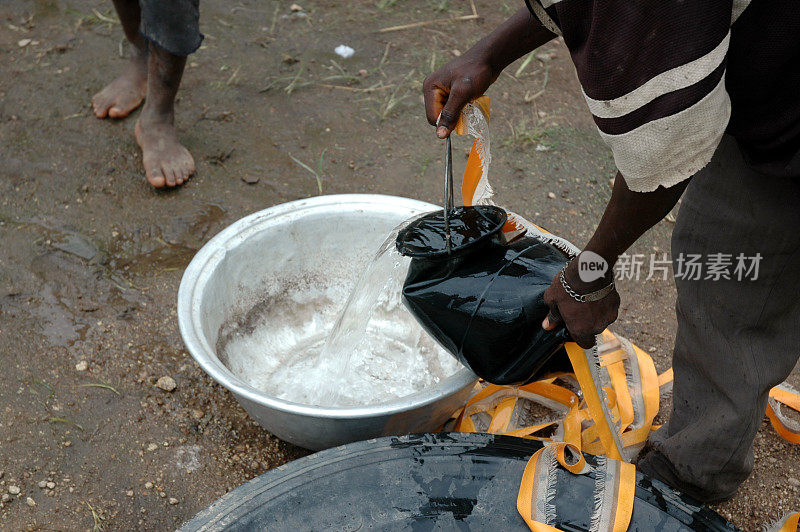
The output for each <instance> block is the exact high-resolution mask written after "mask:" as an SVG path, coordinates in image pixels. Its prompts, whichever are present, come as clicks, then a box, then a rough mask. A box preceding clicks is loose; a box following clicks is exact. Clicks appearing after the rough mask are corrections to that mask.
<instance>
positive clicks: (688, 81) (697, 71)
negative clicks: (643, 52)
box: [581, 32, 731, 118]
mask: <svg viewBox="0 0 800 532" xmlns="http://www.w3.org/2000/svg"><path fill="white" fill-rule="evenodd" d="M730 38H731V34H730V32H728V34H727V35H726V36H725V38H724V39H722V42H720V43H719V44H718V45H717V46H716V47H715V48H714V49H713V50H711V51H710V52H709V53H707V54H706V55H704V56H702V57H699V58H697V59H695V60H694V61H690V62H688V63H686V64H684V65H681V66H679V67H675V68H673V69H670V70H667V71H666V72H662V73H661V74H659V75H657V76H655V77H653V78H650V79H649V80H648V81H647V82H645V83H644V84H643V85H641V86H639V87H637V88H635V89H633V90H632V91H631V92H629V93H628V94H625V95H624V96H620V97H619V98H614V99H613V100H595V99H593V98H590V97H589V96H588V95H587V94H586V92H585V91H584V90H583V88H581V91H582V92H583V96H584V98H586V103H587V104H589V111H591V113H592V114H593V115H594V116H596V117H598V118H619V117H620V116H625V115H626V114H628V113H630V112H632V111H635V110H636V109H638V108H640V107H642V106H643V105H646V104H648V103H650V102H652V101H653V100H655V99H656V98H658V97H659V96H662V95H664V94H667V93H670V92H673V91H676V90H678V89H683V88H686V87H689V86H691V85H694V84H695V83H697V82H699V81H701V80H703V79H705V78H706V77H707V76H708V75H709V74H711V73H712V72H713V71H714V70H715V69H716V68H717V67H718V66H719V65H720V64H721V63H722V61H723V60H724V59H725V55H726V54H727V53H728V44H729V42H730Z"/></svg>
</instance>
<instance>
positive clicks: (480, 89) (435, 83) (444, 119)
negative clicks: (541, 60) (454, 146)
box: [422, 8, 555, 139]
mask: <svg viewBox="0 0 800 532" xmlns="http://www.w3.org/2000/svg"><path fill="white" fill-rule="evenodd" d="M554 37H555V34H554V33H553V32H551V31H550V30H548V29H547V28H545V27H544V26H542V24H541V22H539V20H538V19H537V18H535V17H533V16H532V15H531V13H530V12H529V11H528V9H527V8H522V9H520V10H519V11H517V12H516V13H514V15H513V16H512V17H511V18H510V19H508V20H506V21H505V22H504V23H503V24H501V25H500V26H498V27H497V28H496V29H495V30H494V31H493V32H492V33H490V34H489V35H487V36H486V37H484V38H483V39H481V40H480V41H478V42H477V43H475V45H474V46H473V47H472V48H470V49H469V50H467V51H466V52H465V53H464V54H463V55H462V56H460V57H458V58H456V59H454V60H453V61H451V62H449V63H447V64H446V65H444V66H443V67H442V68H440V69H439V70H437V71H436V72H434V73H433V74H431V75H430V76H428V77H427V78H425V82H424V83H423V84H422V92H423V94H424V95H425V112H426V114H427V116H428V122H430V123H431V125H434V126H435V125H436V120H437V118H439V113H441V119H440V120H439V127H438V128H437V129H436V134H437V136H438V137H439V138H440V139H443V138H446V137H448V136H449V135H450V132H451V131H452V130H453V128H454V127H455V125H456V122H458V117H459V116H460V115H461V110H462V109H463V108H464V106H465V105H466V104H468V103H469V102H471V101H472V100H474V99H475V98H477V97H478V96H481V95H482V94H483V93H484V92H486V89H488V88H489V86H490V85H491V84H492V83H494V82H495V80H496V79H497V77H498V76H499V75H500V73H501V72H502V71H503V69H504V68H506V67H507V66H508V65H510V64H511V63H513V62H514V61H516V60H517V59H519V58H520V57H522V56H523V55H525V54H527V53H529V52H532V51H533V50H535V49H536V48H538V47H539V46H541V45H543V44H545V43H546V42H548V41H550V40H551V39H553V38H554Z"/></svg>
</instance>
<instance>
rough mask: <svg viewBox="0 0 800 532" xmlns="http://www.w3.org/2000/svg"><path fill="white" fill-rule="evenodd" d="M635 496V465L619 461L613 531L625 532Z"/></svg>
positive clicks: (629, 520) (629, 522) (631, 513)
mask: <svg viewBox="0 0 800 532" xmlns="http://www.w3.org/2000/svg"><path fill="white" fill-rule="evenodd" d="M635 498H636V466H634V465H633V464H629V463H628V462H623V461H620V462H619V482H618V483H617V505H616V506H617V507H616V511H615V513H614V527H613V528H612V530H613V531H614V532H625V531H626V530H628V526H629V525H630V524H631V516H632V515H633V501H634V499H635Z"/></svg>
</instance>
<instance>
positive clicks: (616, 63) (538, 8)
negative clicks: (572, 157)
mask: <svg viewBox="0 0 800 532" xmlns="http://www.w3.org/2000/svg"><path fill="white" fill-rule="evenodd" d="M529 5H530V7H531V10H532V11H533V13H534V14H535V15H536V17H537V18H538V19H539V20H540V21H541V22H542V24H543V25H544V26H545V27H547V28H548V29H550V30H551V31H552V32H554V33H556V34H558V35H561V36H563V38H564V42H565V43H566V45H567V48H568V49H569V51H570V55H571V56H572V61H573V63H574V64H575V67H576V70H577V73H578V79H579V80H580V83H581V86H582V89H583V94H584V97H585V98H586V102H587V104H588V106H589V110H590V111H591V113H592V115H593V117H594V121H595V124H596V125H597V128H598V130H599V131H600V135H601V137H602V138H603V140H604V141H605V142H606V143H607V144H608V145H609V146H610V147H611V149H612V151H613V152H614V161H615V162H616V165H617V168H618V169H619V171H620V172H621V173H622V175H623V176H624V177H625V181H626V183H627V184H628V186H629V187H630V189H631V190H634V191H637V192H649V191H652V190H655V189H656V188H658V186H659V185H661V186H664V187H670V186H672V185H675V184H677V183H679V182H680V181H683V180H685V179H687V178H689V177H691V176H692V175H693V174H695V173H696V172H697V171H698V170H700V169H701V168H703V167H704V166H705V165H706V164H707V163H708V162H709V161H710V160H711V156H712V155H713V154H714V151H715V149H716V147H717V145H718V144H719V141H720V139H721V138H722V135H723V134H724V133H725V132H728V133H730V134H731V135H733V136H734V137H735V138H736V139H737V141H738V143H739V146H740V148H741V149H742V152H743V153H744V155H745V157H746V159H747V161H748V163H750V165H751V166H752V167H753V168H754V169H756V170H758V171H760V172H763V173H767V174H771V175H783V176H793V177H794V176H800V0H752V3H751V4H750V5H748V1H747V0H735V1H732V0H713V1H704V2H703V1H699V0H530V4H529Z"/></svg>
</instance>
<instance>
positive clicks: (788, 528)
mask: <svg viewBox="0 0 800 532" xmlns="http://www.w3.org/2000/svg"><path fill="white" fill-rule="evenodd" d="M798 526H800V512H798V513H793V514H788V515H786V516H784V517H783V519H781V520H780V521H778V522H777V523H775V524H774V525H773V526H772V527H770V529H769V532H797V529H798Z"/></svg>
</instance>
